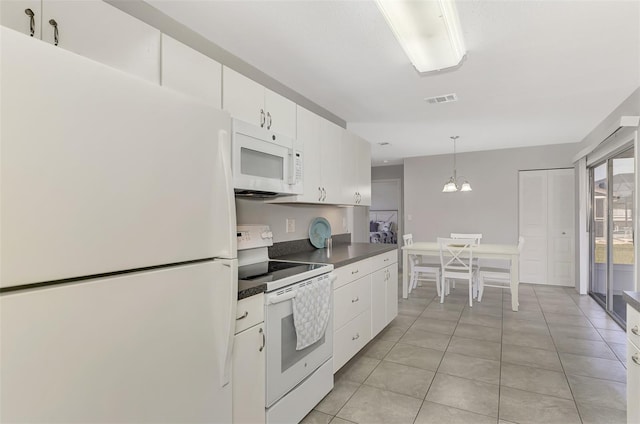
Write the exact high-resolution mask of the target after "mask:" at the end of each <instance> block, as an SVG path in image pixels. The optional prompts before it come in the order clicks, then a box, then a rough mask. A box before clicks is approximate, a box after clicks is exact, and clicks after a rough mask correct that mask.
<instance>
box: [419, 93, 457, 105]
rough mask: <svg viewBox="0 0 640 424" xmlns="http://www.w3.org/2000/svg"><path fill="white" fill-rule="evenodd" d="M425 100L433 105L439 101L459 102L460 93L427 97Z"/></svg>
mask: <svg viewBox="0 0 640 424" xmlns="http://www.w3.org/2000/svg"><path fill="white" fill-rule="evenodd" d="M424 101H425V102H427V103H429V104H432V105H434V104H439V103H451V102H457V101H458V95H457V94H456V93H451V94H443V95H442V96H435V97H426V98H425V99H424Z"/></svg>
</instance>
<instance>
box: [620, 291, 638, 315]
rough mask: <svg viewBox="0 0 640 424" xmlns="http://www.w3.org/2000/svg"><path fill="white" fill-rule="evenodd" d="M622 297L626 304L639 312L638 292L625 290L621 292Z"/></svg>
mask: <svg viewBox="0 0 640 424" xmlns="http://www.w3.org/2000/svg"><path fill="white" fill-rule="evenodd" d="M622 297H623V298H624V300H625V302H627V304H629V305H631V307H632V308H633V309H635V310H636V311H638V312H640V292H637V291H636V292H634V291H626V292H622Z"/></svg>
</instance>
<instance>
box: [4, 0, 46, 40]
mask: <svg viewBox="0 0 640 424" xmlns="http://www.w3.org/2000/svg"><path fill="white" fill-rule="evenodd" d="M41 22H42V1H41V0H2V1H0V24H1V25H2V26H5V27H7V28H11V29H14V30H16V31H20V32H22V33H24V34H27V35H31V36H32V37H35V38H40V34H41Z"/></svg>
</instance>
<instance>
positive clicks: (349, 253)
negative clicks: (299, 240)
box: [272, 243, 398, 268]
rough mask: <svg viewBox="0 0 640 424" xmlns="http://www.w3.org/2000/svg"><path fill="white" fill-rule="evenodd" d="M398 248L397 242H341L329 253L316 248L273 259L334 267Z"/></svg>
mask: <svg viewBox="0 0 640 424" xmlns="http://www.w3.org/2000/svg"><path fill="white" fill-rule="evenodd" d="M396 249H398V245H397V244H381V243H340V244H334V245H333V248H332V249H331V253H330V254H329V252H328V250H327V249H326V248H325V249H316V250H311V251H305V252H297V253H289V254H286V255H282V256H278V257H276V258H272V259H278V260H287V261H296V262H312V263H321V264H331V265H333V267H334V268H339V267H341V266H345V265H348V264H350V263H353V262H358V261H360V260H362V259H366V258H370V257H371V256H376V255H380V254H382V253H386V252H389V251H392V250H396Z"/></svg>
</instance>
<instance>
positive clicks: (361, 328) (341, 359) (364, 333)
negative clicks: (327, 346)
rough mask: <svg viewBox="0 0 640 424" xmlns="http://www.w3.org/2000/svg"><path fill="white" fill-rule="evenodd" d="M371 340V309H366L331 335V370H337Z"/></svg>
mask: <svg viewBox="0 0 640 424" xmlns="http://www.w3.org/2000/svg"><path fill="white" fill-rule="evenodd" d="M369 340H371V311H370V310H368V309H367V310H366V311H364V312H363V313H361V314H360V315H358V316H357V317H356V318H354V319H353V320H351V321H349V322H348V323H347V325H345V326H344V327H342V328H341V329H339V330H338V331H336V332H335V334H334V336H333V372H334V373H335V372H336V371H338V370H339V369H340V368H342V366H343V365H344V364H346V363H347V361H348V360H349V359H351V358H352V357H353V355H355V354H356V353H357V352H358V351H360V349H362V348H363V347H364V346H365V345H366V344H367V343H369Z"/></svg>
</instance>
